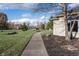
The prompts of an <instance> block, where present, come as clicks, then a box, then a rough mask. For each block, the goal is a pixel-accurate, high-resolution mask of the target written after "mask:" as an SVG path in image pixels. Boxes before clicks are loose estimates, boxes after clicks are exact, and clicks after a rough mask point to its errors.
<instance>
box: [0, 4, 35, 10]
mask: <svg viewBox="0 0 79 59" xmlns="http://www.w3.org/2000/svg"><path fill="white" fill-rule="evenodd" d="M36 6H37V3H5V4H0V9H1V10H4V9H33V8H35V7H36Z"/></svg>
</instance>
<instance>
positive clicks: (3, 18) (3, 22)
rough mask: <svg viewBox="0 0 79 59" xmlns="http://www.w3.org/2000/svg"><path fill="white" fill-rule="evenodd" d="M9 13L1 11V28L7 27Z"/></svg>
mask: <svg viewBox="0 0 79 59" xmlns="http://www.w3.org/2000/svg"><path fill="white" fill-rule="evenodd" d="M7 20H8V18H7V15H6V14H4V13H0V29H6V27H7Z"/></svg>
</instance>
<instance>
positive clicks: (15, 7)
mask: <svg viewBox="0 0 79 59" xmlns="http://www.w3.org/2000/svg"><path fill="white" fill-rule="evenodd" d="M77 5H79V4H71V5H70V7H69V8H74V7H75V6H77ZM59 8H60V7H59V6H57V7H54V5H52V4H49V3H41V4H39V3H0V12H3V13H5V14H7V16H8V20H9V21H12V22H27V21H29V22H34V21H38V22H39V21H40V22H43V21H46V22H47V21H48V19H49V18H50V16H53V15H56V14H57V13H60V12H61V10H58V9H59ZM60 9H61V8H60ZM37 10H38V11H37ZM40 11H43V12H40Z"/></svg>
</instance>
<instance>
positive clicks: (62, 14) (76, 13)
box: [55, 12, 78, 18]
mask: <svg viewBox="0 0 79 59" xmlns="http://www.w3.org/2000/svg"><path fill="white" fill-rule="evenodd" d="M67 15H68V16H77V15H78V12H73V13H67ZM59 17H64V12H63V13H61V14H60V15H58V16H56V17H55V18H59Z"/></svg>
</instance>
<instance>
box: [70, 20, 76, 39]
mask: <svg viewBox="0 0 79 59" xmlns="http://www.w3.org/2000/svg"><path fill="white" fill-rule="evenodd" d="M75 22H76V19H74V21H73V24H72V27H71V28H70V34H69V38H72V31H73V28H74V25H75Z"/></svg>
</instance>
